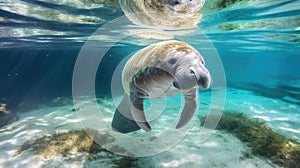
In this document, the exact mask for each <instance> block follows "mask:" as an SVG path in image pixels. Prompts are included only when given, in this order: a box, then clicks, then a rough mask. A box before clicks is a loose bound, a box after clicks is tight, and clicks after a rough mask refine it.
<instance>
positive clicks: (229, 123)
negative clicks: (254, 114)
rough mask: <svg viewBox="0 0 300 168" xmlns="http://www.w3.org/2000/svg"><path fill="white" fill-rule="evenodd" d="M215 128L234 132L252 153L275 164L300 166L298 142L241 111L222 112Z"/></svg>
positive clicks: (203, 118)
mask: <svg viewBox="0 0 300 168" xmlns="http://www.w3.org/2000/svg"><path fill="white" fill-rule="evenodd" d="M210 117H213V116H210ZM205 118H206V117H202V118H200V120H201V123H204V122H203V121H204V120H205ZM216 129H218V130H225V131H227V132H229V133H232V134H234V135H235V136H237V137H238V138H239V139H240V140H241V141H243V142H246V144H247V145H248V146H249V147H250V148H251V149H252V152H253V154H255V155H258V156H262V157H264V158H267V159H269V160H271V161H272V162H273V163H275V164H277V165H280V166H283V167H288V168H298V167H300V144H299V143H298V142H296V141H294V140H291V139H289V138H287V137H285V136H283V135H281V134H279V133H277V132H275V131H273V130H272V129H271V128H269V127H268V126H267V125H266V124H265V123H263V122H261V121H259V120H252V119H249V118H248V117H247V116H245V115H243V114H242V113H236V112H224V113H223V116H222V118H221V119H220V122H219V124H218V126H217V128H216Z"/></svg>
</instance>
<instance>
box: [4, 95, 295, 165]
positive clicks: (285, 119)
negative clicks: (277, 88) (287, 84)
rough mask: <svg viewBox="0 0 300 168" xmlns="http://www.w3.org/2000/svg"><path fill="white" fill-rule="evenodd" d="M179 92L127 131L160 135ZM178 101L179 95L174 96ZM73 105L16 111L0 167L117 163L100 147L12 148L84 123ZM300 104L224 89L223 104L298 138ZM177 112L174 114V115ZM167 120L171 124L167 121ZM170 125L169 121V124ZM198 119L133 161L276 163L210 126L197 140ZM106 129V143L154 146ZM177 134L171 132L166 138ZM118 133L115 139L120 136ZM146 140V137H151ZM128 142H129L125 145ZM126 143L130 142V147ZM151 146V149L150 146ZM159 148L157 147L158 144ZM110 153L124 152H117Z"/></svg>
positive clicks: (107, 106) (107, 116)
mask: <svg viewBox="0 0 300 168" xmlns="http://www.w3.org/2000/svg"><path fill="white" fill-rule="evenodd" d="M209 97H210V95H209V93H203V94H201V96H200V102H201V103H200V107H199V110H198V115H205V114H206V113H205V112H203V113H202V111H204V110H205V109H207V108H208V107H209V101H208V102H206V101H205V100H206V99H208V98H209ZM178 98H179V99H180V97H177V98H174V100H172V101H171V103H170V102H169V103H168V104H167V105H166V106H167V110H168V111H169V112H168V113H167V114H170V115H165V114H159V113H157V114H156V116H149V117H150V118H151V117H153V118H155V117H159V118H160V119H159V120H158V121H159V122H157V121H155V120H154V121H152V122H150V125H151V126H152V128H153V131H152V132H151V133H147V134H145V132H144V131H138V132H136V133H132V134H129V136H130V137H138V138H140V137H143V136H145V137H146V138H147V137H153V136H156V135H159V132H160V131H162V130H164V129H165V128H168V127H171V126H172V125H174V124H172V123H173V122H176V120H177V119H176V117H178V113H179V112H178V111H180V106H181V104H178V103H177V104H178V105H177V106H176V105H175V104H176V103H175V104H174V102H173V101H175V100H176V99H178ZM176 101H178V100H176ZM90 103H91V102H89V101H86V102H82V104H81V106H85V107H88V106H89V104H90ZM99 106H100V109H102V110H103V111H104V118H103V120H105V121H106V122H108V123H110V122H111V116H112V115H113V111H114V109H115V106H114V103H113V101H112V100H111V99H101V100H100V105H99ZM73 108H74V107H73V106H71V105H70V106H63V107H45V108H41V109H36V110H32V111H29V112H25V113H20V115H19V120H17V121H16V122H13V123H12V124H10V125H7V126H6V127H4V128H2V129H0V133H1V136H0V156H1V157H0V165H1V167H22V168H25V167H30V168H32V167H51V168H52V167H116V164H115V163H114V162H113V161H112V159H111V154H109V153H105V152H101V153H98V154H95V155H93V157H92V158H91V156H89V154H86V153H77V154H76V153H74V154H73V155H71V156H67V157H62V156H56V157H54V158H50V159H45V158H43V157H42V156H39V155H36V154H35V153H34V151H30V150H29V151H25V152H23V153H21V154H19V155H16V151H17V149H18V148H19V146H20V145H22V144H23V143H24V142H26V141H28V140H32V139H35V138H37V137H41V136H43V135H50V134H54V133H58V132H66V131H68V130H74V129H82V126H84V124H83V125H82V123H84V121H88V120H89V118H83V117H80V115H79V117H78V112H76V111H73V110H72V109H73ZM299 109H300V108H299V106H296V105H290V104H287V103H285V102H282V101H280V100H274V99H270V98H265V97H262V96H256V95H253V94H251V93H250V92H248V91H244V90H237V89H229V90H228V92H227V101H226V106H225V110H232V111H237V112H241V111H243V112H244V113H246V114H247V115H249V116H250V117H254V118H260V119H262V120H264V121H266V122H267V124H269V125H270V126H271V127H272V128H274V129H275V130H276V131H279V132H281V133H282V134H284V135H286V136H288V137H290V138H293V139H296V140H299V139H300V132H299V128H300V123H299V122H300V121H297V118H299V117H300V116H299V115H300V114H299V113H298V114H297V113H296V112H297V111H299ZM174 118H175V119H174ZM170 123H171V124H170ZM170 125H171V126H170ZM199 125H200V123H199V120H198V119H197V117H194V122H193V123H192V124H190V128H191V129H190V130H188V131H187V134H186V135H185V136H184V137H183V138H182V139H180V140H179V143H175V145H174V146H172V147H166V149H167V148H168V150H165V151H164V152H162V153H159V154H155V155H151V154H150V155H151V156H147V157H140V158H138V159H136V160H135V163H134V164H135V166H136V167H146V168H147V167H149V168H150V167H151V168H152V167H164V168H167V167H172V168H173V167H178V168H179V167H180V168H181V167H182V168H185V167H189V168H193V167H195V168H198V167H216V168H218V167H220V168H221V167H222V168H224V167H230V168H231V167H245V168H252V167H253V168H255V167H257V168H258V167H259V168H261V167H264V168H268V167H277V166H275V165H273V164H271V163H270V162H269V161H267V160H265V159H263V158H259V157H256V156H254V155H252V154H251V150H250V149H249V148H248V147H247V146H246V145H245V144H244V143H243V142H241V141H240V140H239V139H237V138H236V137H235V136H233V135H231V134H229V133H226V132H221V131H217V130H214V131H213V132H212V134H211V135H210V136H209V138H208V139H206V140H205V141H204V142H200V141H199V133H200V132H201V131H205V129H204V128H202V127H200V126H199ZM100 132H102V133H103V132H105V133H106V134H107V135H109V136H111V137H113V139H116V141H114V142H107V143H106V144H105V145H106V146H109V145H110V143H112V144H113V143H119V145H121V146H122V145H124V146H123V147H124V148H126V149H127V148H128V150H131V151H130V152H131V153H132V152H134V151H135V150H136V151H137V153H138V152H141V151H144V152H145V153H147V151H148V150H149V151H152V150H151V149H150V148H149V147H145V146H144V143H145V142H143V143H140V144H139V143H137V144H130V143H129V144H121V143H120V142H121V141H122V138H121V137H120V136H119V134H117V133H115V132H113V131H112V130H111V129H109V128H105V129H102V130H100ZM172 136H174V141H175V139H176V138H175V136H176V134H170V135H169V138H171V139H172ZM118 139H119V142H118ZM149 142H150V141H149ZM126 145H127V146H126ZM130 146H133V147H131V148H130ZM148 148H149V149H148ZM158 148H161V147H160V146H158ZM114 157H116V158H118V157H120V158H122V157H121V156H118V155H115V156H114Z"/></svg>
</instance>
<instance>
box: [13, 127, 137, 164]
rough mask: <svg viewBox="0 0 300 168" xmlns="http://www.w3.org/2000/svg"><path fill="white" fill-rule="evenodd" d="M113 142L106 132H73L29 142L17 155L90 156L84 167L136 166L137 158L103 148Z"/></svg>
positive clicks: (49, 156)
mask: <svg viewBox="0 0 300 168" xmlns="http://www.w3.org/2000/svg"><path fill="white" fill-rule="evenodd" d="M93 138H97V139H100V141H99V142H100V143H96V142H95V141H94V140H93ZM111 141H114V138H113V137H111V136H110V135H109V134H108V133H106V132H98V131H96V130H93V129H86V130H71V131H68V132H63V133H57V134H52V135H45V136H42V137H40V138H37V139H34V140H28V141H27V142H25V143H24V144H23V145H21V146H20V147H19V149H18V150H17V152H16V153H15V155H20V154H21V153H23V152H24V151H31V152H33V153H34V154H37V155H41V156H43V157H44V158H45V159H50V158H54V157H57V156H60V157H68V158H71V156H72V155H73V156H78V154H88V156H87V158H86V161H85V163H84V165H89V163H94V162H96V163H97V162H103V161H105V162H107V161H108V160H110V162H111V164H113V165H115V166H116V167H132V166H134V164H135V162H136V159H135V158H131V157H127V156H120V155H117V154H114V153H113V152H110V151H108V150H106V149H104V148H103V147H101V145H103V144H105V143H109V142H111ZM84 167H85V166H84Z"/></svg>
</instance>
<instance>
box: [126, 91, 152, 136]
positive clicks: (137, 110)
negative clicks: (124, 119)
mask: <svg viewBox="0 0 300 168" xmlns="http://www.w3.org/2000/svg"><path fill="white" fill-rule="evenodd" d="M130 101H131V104H130V110H131V114H132V117H133V118H134V120H135V121H136V123H137V125H138V126H139V127H140V128H142V129H143V130H145V131H151V127H150V125H149V123H148V122H147V120H146V116H145V112H144V95H143V93H141V92H138V91H135V90H132V91H131V92H130Z"/></svg>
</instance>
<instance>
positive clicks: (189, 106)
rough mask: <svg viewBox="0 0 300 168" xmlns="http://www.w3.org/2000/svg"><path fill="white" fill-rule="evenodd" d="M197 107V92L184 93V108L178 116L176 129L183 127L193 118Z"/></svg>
mask: <svg viewBox="0 0 300 168" xmlns="http://www.w3.org/2000/svg"><path fill="white" fill-rule="evenodd" d="M197 105H198V91H197V89H192V90H190V91H188V92H187V93H184V107H183V110H182V112H181V115H180V119H179V122H178V124H177V126H176V129H179V128H182V127H184V126H185V125H186V124H187V123H188V122H189V121H190V120H191V119H192V117H193V115H194V113H195V111H196V108H197Z"/></svg>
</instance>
